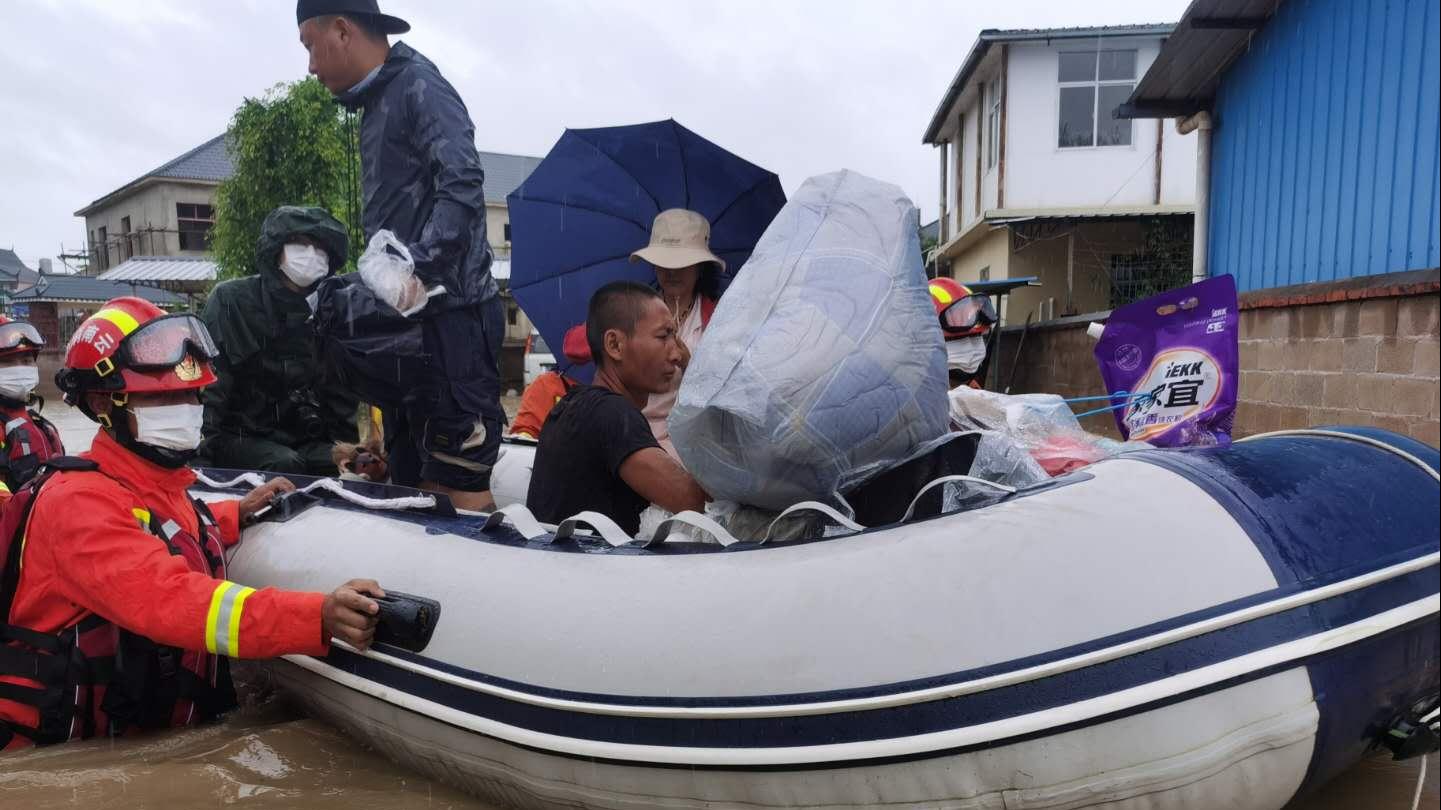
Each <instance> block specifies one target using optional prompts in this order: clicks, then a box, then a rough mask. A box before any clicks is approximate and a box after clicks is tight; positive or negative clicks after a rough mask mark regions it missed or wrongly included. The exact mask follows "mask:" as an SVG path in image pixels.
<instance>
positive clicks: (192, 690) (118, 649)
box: [0, 456, 236, 750]
mask: <svg viewBox="0 0 1441 810" xmlns="http://www.w3.org/2000/svg"><path fill="white" fill-rule="evenodd" d="M59 472H70V473H77V472H99V473H101V474H103V471H102V470H101V469H100V467H99V465H97V464H96V463H95V462H93V461H91V460H89V459H82V458H74V457H70V456H59V457H56V458H53V459H50V460H49V461H48V462H46V464H45V465H44V466H43V467H41V469H40V471H39V472H38V474H37V475H36V476H35V477H34V478H33V479H31V481H30V482H29V483H27V484H25V485H24V486H23V487H21V488H20V489H18V490H16V491H15V493H14V495H13V497H12V498H11V499H10V501H9V502H7V503H6V504H5V508H4V511H3V515H0V564H3V567H0V572H3V573H0V675H7V676H21V677H24V678H26V679H27V680H29V681H31V682H33V683H35V684H36V685H34V686H26V685H21V684H13V683H0V698H4V699H6V700H12V701H15V702H17V703H22V704H26V705H29V706H32V707H34V708H35V709H37V710H38V711H39V714H40V720H39V723H38V724H37V725H36V726H35V727H33V728H32V727H27V726H23V725H20V724H17V723H13V722H9V721H7V720H5V719H4V718H0V750H4V749H5V747H6V746H7V745H8V744H9V743H10V742H11V737H12V736H14V735H16V734H19V735H23V736H25V737H28V738H30V739H31V740H32V741H33V742H35V743H36V744H38V745H44V744H50V743H60V742H66V741H68V740H77V739H85V738H87V737H92V736H95V735H97V734H103V735H106V736H111V737H113V736H119V735H120V734H123V733H124V732H125V731H126V730H128V729H132V728H140V729H154V728H167V727H171V726H182V725H189V724H191V723H194V722H199V721H203V720H208V719H211V718H213V717H215V716H216V715H219V714H220V713H222V712H225V711H227V710H229V709H231V708H234V706H235V705H236V703H235V690H234V686H233V684H232V682H231V679H230V669H229V659H227V658H224V657H222V656H216V655H212V654H210V653H207V652H205V651H203V650H202V651H198V652H197V651H194V650H184V649H180V648H178V647H169V646H164V645H160V644H157V643H155V642H154V641H151V640H150V639H148V638H145V637H144V636H141V635H138V634H136V633H132V632H130V631H128V630H125V629H122V628H120V627H117V626H116V625H115V624H113V623H112V622H110V621H108V620H106V619H105V618H104V617H102V616H99V615H97V614H93V613H92V614H89V615H87V616H86V617H85V618H83V619H81V620H80V621H79V622H77V623H76V624H74V625H72V626H70V627H67V628H65V629H64V630H63V631H61V632H59V633H42V632H38V631H35V630H32V629H29V628H25V627H18V626H16V625H12V624H10V607H11V605H12V603H13V602H14V599H15V591H16V587H17V585H18V583H19V578H20V577H19V575H20V557H21V554H22V553H23V551H24V534H25V530H26V526H27V523H28V521H29V518H30V512H31V509H32V508H33V507H34V504H35V499H36V497H38V495H39V494H40V490H41V488H42V487H44V485H45V482H46V481H47V480H49V479H50V477H51V476H53V475H55V474H56V473H59ZM112 480H113V479H112ZM193 503H194V505H195V511H196V515H197V517H198V518H199V526H200V527H201V537H198V538H197V537H194V536H192V535H191V534H190V533H189V532H187V531H185V530H184V529H182V528H181V527H180V525H179V524H178V523H176V522H175V521H173V520H169V519H167V518H165V517H164V516H161V515H156V514H152V513H151V512H150V511H149V510H147V509H144V508H139V507H137V508H134V509H132V510H131V511H132V513H133V514H134V516H135V519H136V520H137V521H138V522H139V524H140V526H141V528H143V529H146V530H147V531H149V532H150V533H151V534H153V535H154V536H155V538H156V541H157V542H161V543H164V544H165V546H166V548H168V549H169V550H170V553H171V554H174V555H176V556H179V557H182V558H183V559H184V560H185V562H186V564H188V565H189V566H190V568H191V569H193V570H195V571H199V572H201V573H204V574H207V575H209V576H213V577H216V578H221V579H223V578H224V577H225V555H224V546H223V545H222V543H221V539H220V528H219V526H218V524H217V523H216V521H215V518H214V516H213V515H212V514H211V513H210V510H209V509H208V508H207V507H206V506H205V504H204V503H202V502H200V501H193ZM76 540H77V541H81V540H83V538H76Z"/></svg>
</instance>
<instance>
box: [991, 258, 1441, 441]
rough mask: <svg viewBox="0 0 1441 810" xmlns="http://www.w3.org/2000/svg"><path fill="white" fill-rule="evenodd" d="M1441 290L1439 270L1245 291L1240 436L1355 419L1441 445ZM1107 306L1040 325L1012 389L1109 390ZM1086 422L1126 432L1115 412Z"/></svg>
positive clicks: (1008, 353)
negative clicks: (1098, 323)
mask: <svg viewBox="0 0 1441 810" xmlns="http://www.w3.org/2000/svg"><path fill="white" fill-rule="evenodd" d="M1438 291H1441V274H1438V272H1437V271H1436V270H1430V271H1418V272H1411V273H1395V274H1390V275H1386V276H1371V277H1366V278H1359V279H1348V280H1346V281H1343V282H1336V283H1330V284H1314V285H1303V286H1300V287H1288V288H1280V289H1274V290H1263V291H1258V292H1255V293H1248V294H1246V295H1243V296H1242V297H1241V334H1240V350H1241V352H1240V362H1241V388H1240V401H1239V402H1238V404H1237V409H1236V426H1235V435H1237V436H1245V435H1249V434H1252V433H1264V432H1266V431H1271V430H1280V429H1284V428H1297V427H1313V426H1317V425H1328V424H1350V425H1368V426H1375V427H1380V428H1385V429H1387V430H1393V431H1396V432H1397V433H1404V434H1407V435H1410V436H1413V437H1415V438H1417V439H1420V440H1421V441H1423V442H1426V443H1427V444H1430V445H1431V446H1433V447H1435V446H1437V445H1441V436H1438V424H1441V412H1438V411H1441V405H1438V391H1441V380H1438V377H1441V371H1438V366H1441V338H1438V331H1441V330H1438V320H1441V294H1438ZM1105 315H1106V313H1097V314H1094V315H1088V316H1080V317H1077V318H1068V319H1064V320H1061V321H1056V322H1053V323H1048V324H1045V325H1043V326H1041V327H1032V328H1031V330H1030V332H1029V334H1027V336H1026V339H1025V346H1024V348H1022V350H1021V352H1022V354H1021V362H1020V363H1019V365H1017V366H1016V375H1015V382H1014V384H1013V387H1012V389H1011V390H1012V393H1029V392H1048V393H1056V394H1060V395H1061V396H1064V397H1077V396H1090V395H1095V394H1103V393H1105V390H1104V389H1103V387H1102V386H1101V375H1100V372H1099V371H1098V370H1097V368H1096V362H1095V359H1094V357H1093V355H1092V348H1093V347H1094V345H1095V344H1094V342H1093V341H1091V339H1090V338H1088V337H1087V336H1086V324H1087V323H1089V322H1090V321H1092V320H1099V319H1103V318H1104V317H1105ZM1020 332H1021V329H1020V328H1019V327H1009V328H1007V329H1006V330H1005V331H1004V333H1003V336H1002V343H1001V351H1000V357H999V359H1000V371H1001V378H1002V380H1003V383H1002V384H1004V381H1005V380H1008V379H1010V374H1011V368H1012V365H1011V364H1012V362H1013V360H1014V358H1015V351H1016V348H1017V346H1018V343H1019V338H1020ZM991 385H992V386H994V382H992V383H991ZM1098 404H1104V403H1098ZM1077 410H1078V411H1079V410H1080V408H1077ZM1083 424H1084V425H1085V427H1087V428H1088V429H1090V430H1093V431H1096V432H1100V433H1107V434H1110V435H1115V432H1116V431H1115V423H1114V420H1112V419H1111V417H1110V416H1109V415H1102V416H1098V417H1091V418H1089V419H1087V420H1085V421H1084V422H1083Z"/></svg>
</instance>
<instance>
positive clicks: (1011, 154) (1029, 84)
mask: <svg viewBox="0 0 1441 810" xmlns="http://www.w3.org/2000/svg"><path fill="white" fill-rule="evenodd" d="M1160 45H1161V39H1160V38H1159V37H1150V38H1139V37H1128V38H1124V39H1122V38H1117V39H1107V40H1104V41H1102V43H1101V44H1100V47H1101V48H1102V49H1130V48H1135V50H1136V51H1137V53H1136V78H1137V79H1138V80H1139V78H1140V77H1141V76H1142V75H1144V74H1145V72H1146V69H1147V68H1149V67H1150V65H1151V63H1152V62H1153V61H1155V59H1156V54H1157V53H1159V51H1160ZM1096 47H1097V46H1096V43H1095V41H1094V40H1067V41H1060V42H1055V43H1051V44H1047V43H1044V42H1014V43H1011V46H1010V64H1009V67H1008V79H1009V84H1010V94H1009V96H1008V100H1007V104H1008V108H1007V116H1006V200H1005V201H1006V205H1005V207H1006V208H1008V209H1012V208H1080V207H1099V206H1103V205H1112V206H1120V205H1151V204H1152V203H1154V202H1155V158H1154V152H1155V151H1156V132H1157V128H1158V127H1159V128H1160V130H1161V134H1162V139H1163V140H1162V147H1161V155H1162V160H1161V169H1162V183H1161V191H1162V194H1161V200H1160V202H1161V204H1164V205H1185V204H1189V203H1191V202H1193V201H1194V200H1195V191H1196V189H1195V180H1196V169H1195V167H1196V137H1195V135H1194V134H1192V135H1180V134H1178V133H1177V132H1176V130H1175V127H1174V126H1170V122H1169V121H1164V120H1137V121H1134V122H1132V131H1131V143H1130V145H1129V146H1101V147H1074V148H1066V149H1062V148H1060V147H1059V146H1058V145H1057V143H1056V140H1057V132H1058V129H1059V126H1060V124H1059V119H1060V85H1059V83H1058V81H1057V69H1058V62H1059V59H1060V54H1061V52H1062V51H1066V52H1072V51H1085V50H1090V49H1094V48H1096Z"/></svg>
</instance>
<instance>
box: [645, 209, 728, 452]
mask: <svg viewBox="0 0 1441 810" xmlns="http://www.w3.org/2000/svg"><path fill="white" fill-rule="evenodd" d="M636 259H644V260H645V261H646V262H647V263H649V264H650V266H651V267H653V268H655V277H656V286H657V287H659V288H660V294H661V297H662V298H664V299H665V303H666V306H667V307H669V308H670V311H671V314H672V315H674V316H675V319H676V340H677V342H679V343H680V349H681V373H680V374H677V375H676V377H675V380H674V381H673V382H672V384H671V389H670V390H669V391H666V392H665V393H661V394H651V395H650V401H649V402H648V403H647V404H646V406H645V410H644V411H642V413H644V414H645V418H646V421H648V422H650V429H651V432H652V433H654V434H655V439H656V441H657V442H659V443H660V446H661V447H663V448H665V451H666V452H667V453H669V454H671V456H673V457H675V456H676V452H675V447H674V446H672V445H671V442H670V429H669V428H668V427H667V426H666V418H667V417H669V416H670V411H671V408H672V407H674V406H675V398H676V391H678V390H679V389H680V382H681V376H682V375H683V374H684V373H685V368H686V365H687V364H688V363H689V362H690V347H692V346H698V345H700V340H701V336H702V335H704V334H705V328H706V326H708V325H709V324H710V319H711V314H712V313H714V312H715V307H716V302H717V301H719V300H720V274H721V273H723V272H725V268H726V263H725V262H724V261H723V260H722V259H721V258H720V257H719V256H716V255H715V254H714V253H712V252H711V250H710V222H709V221H707V220H706V218H705V217H703V216H701V215H700V214H697V213H696V212H694V211H688V210H686V209H684V208H671V209H669V210H667V211H662V212H660V213H659V214H657V215H656V218H655V222H654V223H653V224H652V225H651V229H650V244H649V245H646V246H645V247H643V248H641V249H640V250H637V251H636V252H634V253H632V254H630V260H631V261H635V260H636ZM677 458H678V457H677Z"/></svg>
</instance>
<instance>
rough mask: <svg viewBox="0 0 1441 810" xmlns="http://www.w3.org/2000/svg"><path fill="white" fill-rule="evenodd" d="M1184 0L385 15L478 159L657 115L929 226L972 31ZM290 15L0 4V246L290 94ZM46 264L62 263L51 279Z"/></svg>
mask: <svg viewBox="0 0 1441 810" xmlns="http://www.w3.org/2000/svg"><path fill="white" fill-rule="evenodd" d="M1185 6H1186V2H1185V0H1090V2H1085V3H1076V2H1055V1H1054V0H1052V1H1051V2H1043V1H1042V0H1008V1H1007V2H1003V3H981V2H973V1H972V0H950V2H931V1H930V0H870V1H869V2H848V1H845V0H760V1H756V0H707V1H706V2H701V1H700V0H606V1H605V2H600V1H599V0H593V1H592V2H579V0H524V2H518V1H517V0H467V1H466V2H442V1H441V0H382V2H381V7H382V9H383V10H385V11H387V12H388V13H392V14H396V15H398V16H401V17H404V18H405V19H407V20H409V21H410V23H411V25H412V26H413V28H412V30H411V32H410V33H409V34H407V35H405V36H404V37H403V39H404V40H405V41H406V42H408V43H409V44H411V45H412V46H414V47H416V48H417V49H419V50H420V51H421V52H423V53H425V54H426V55H428V56H430V57H431V58H432V59H433V60H434V61H435V62H436V63H437V64H438V65H439V66H440V69H441V70H442V71H443V72H444V73H445V75H446V76H447V77H448V78H449V79H450V81H451V82H452V83H453V84H454V85H455V86H456V88H457V89H458V90H459V91H460V94H461V96H462V97H463V98H464V99H465V102H466V104H467V105H468V106H469V108H470V112H471V116H472V117H473V118H474V119H475V124H476V140H477V143H478V145H479V147H480V148H481V149H485V150H490V151H496V152H514V153H519V154H528V155H544V154H545V153H546V152H547V151H548V150H549V149H550V146H551V144H553V143H554V142H555V139H556V138H557V137H559V136H560V134H561V131H562V130H564V129H565V128H566V127H593V126H607V125H613V124H631V123H639V122H642V121H651V120H656V119H662V118H675V119H676V120H678V121H680V122H681V123H682V124H684V125H685V126H687V127H689V128H690V129H692V130H694V131H696V132H698V133H699V134H701V135H703V136H705V137H707V138H709V139H711V140H712V141H715V142H716V143H718V144H720V145H721V146H723V147H725V148H727V149H729V150H731V151H733V152H735V153H737V154H739V155H741V156H742V157H745V158H747V159H749V160H751V161H753V162H755V163H758V164H760V165H762V166H765V167H766V168H769V169H770V170H772V171H774V172H776V173H778V174H779V175H780V177H781V182H782V184H783V185H784V186H785V189H786V191H787V193H791V192H793V191H794V190H795V189H796V188H797V187H798V186H799V185H800V184H801V182H802V181H804V180H805V179H806V178H807V177H809V176H811V175H814V174H819V173H821V172H826V171H831V170H834V169H839V168H850V169H855V170H857V171H860V172H863V173H865V174H869V175H872V176H874V177H877V178H880V179H884V180H888V181H890V182H893V183H897V184H899V185H900V186H901V187H902V188H904V189H905V190H906V191H907V192H908V193H909V194H910V195H911V197H912V199H913V200H915V201H916V203H917V204H918V205H920V207H921V212H922V216H923V217H924V218H926V219H927V220H929V219H930V218H932V217H934V216H935V211H936V199H935V198H936V156H935V154H934V153H933V151H932V150H931V148H930V147H926V146H922V145H921V143H920V140H921V134H922V131H923V130H924V128H925V125H926V123H927V122H928V121H929V120H930V116H931V113H932V111H933V110H934V109H935V106H936V104H937V102H938V101H939V100H940V97H941V94H942V93H943V92H944V91H945V89H946V87H947V85H948V84H949V83H950V80H951V78H952V76H953V75H954V74H955V71H956V69H957V68H958V67H959V66H960V62H961V60H962V59H963V58H964V57H965V54H966V51H967V50H969V49H970V47H971V44H972V43H973V42H974V40H975V37H976V34H977V33H978V32H979V31H980V30H981V29H982V28H1045V27H1053V26H1073V25H1105V24H1118V23H1138V22H1171V21H1174V20H1177V19H1179V18H1180V16H1181V13H1182V12H1183V11H1184V10H1185ZM294 9H295V4H294V3H293V2H291V1H290V0H3V2H0V32H3V35H4V39H5V47H4V48H0V120H3V123H0V247H11V246H13V247H14V248H15V250H16V251H17V252H18V253H19V254H20V257H21V258H22V259H24V260H25V261H26V263H27V264H29V265H30V266H31V267H34V266H36V260H37V259H39V258H41V257H45V256H54V255H55V254H56V253H58V252H59V246H60V245H61V243H62V242H63V243H64V245H65V246H66V247H67V248H69V249H72V250H73V249H75V248H79V247H81V246H83V244H84V227H83V225H84V223H83V222H82V221H81V220H79V219H77V218H75V217H74V216H72V213H73V212H74V211H75V210H77V209H79V208H80V207H82V206H83V205H85V204H86V203H88V202H90V201H91V200H94V199H96V198H98V197H100V196H102V195H104V194H105V193H107V192H109V191H111V190H113V189H115V188H117V187H119V186H120V185H122V184H124V183H126V182H129V181H130V180H133V179H135V178H136V177H137V176H139V175H140V174H142V173H144V172H146V171H149V170H150V169H152V168H154V167H155V166H158V165H159V164H161V163H164V162H165V161H167V160H169V159H170V158H173V157H175V156H177V155H179V154H180V153H182V152H184V151H185V150H187V149H190V148H191V147H194V146H196V145H198V144H200V143H202V142H204V141H205V140H207V139H209V138H211V137H213V136H215V135H216V134H219V133H220V132H222V131H223V130H224V129H225V126H226V124H227V122H228V121H229V119H230V116H231V114H232V113H233V112H234V110H235V108H236V106H237V105H238V104H239V103H240V101H241V99H242V98H244V97H245V96H254V95H259V94H261V93H262V92H264V91H265V90H266V88H268V87H270V86H272V85H274V84H276V83H277V82H282V81H289V80H293V79H298V78H302V77H304V75H305V67H306V55H305V51H304V49H303V48H301V46H300V44H299V42H298V40H297V37H296V26H295V13H294ZM57 264H58V263H57Z"/></svg>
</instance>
